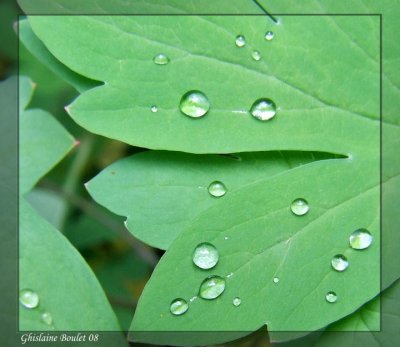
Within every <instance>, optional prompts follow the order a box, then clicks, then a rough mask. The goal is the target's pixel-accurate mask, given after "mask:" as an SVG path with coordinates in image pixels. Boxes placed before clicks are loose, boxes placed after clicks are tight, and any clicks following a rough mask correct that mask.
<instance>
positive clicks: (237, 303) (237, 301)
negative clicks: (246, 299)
mask: <svg viewBox="0 0 400 347" xmlns="http://www.w3.org/2000/svg"><path fill="white" fill-rule="evenodd" d="M232 303H233V305H234V306H236V307H237V306H239V305H240V304H241V303H242V300H241V299H240V298H234V299H233V301H232Z"/></svg>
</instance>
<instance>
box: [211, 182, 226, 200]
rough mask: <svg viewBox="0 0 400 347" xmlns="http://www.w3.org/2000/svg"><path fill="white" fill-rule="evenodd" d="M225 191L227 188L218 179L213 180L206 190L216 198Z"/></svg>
mask: <svg viewBox="0 0 400 347" xmlns="http://www.w3.org/2000/svg"><path fill="white" fill-rule="evenodd" d="M226 191H227V189H226V187H225V185H224V184H223V183H222V182H220V181H214V182H212V183H211V184H210V185H209V187H208V192H209V193H210V194H211V195H212V196H215V197H216V198H220V197H221V196H224V195H225V194H226Z"/></svg>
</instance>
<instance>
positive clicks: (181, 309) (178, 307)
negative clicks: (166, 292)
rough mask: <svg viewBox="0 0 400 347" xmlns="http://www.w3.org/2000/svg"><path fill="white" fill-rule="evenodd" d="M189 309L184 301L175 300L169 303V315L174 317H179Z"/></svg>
mask: <svg viewBox="0 0 400 347" xmlns="http://www.w3.org/2000/svg"><path fill="white" fill-rule="evenodd" d="M188 308H189V305H188V303H187V302H186V300H184V299H175V300H174V301H172V302H171V306H170V308H169V310H170V311H171V313H172V314H173V315H175V316H180V315H181V314H184V313H185V312H186V311H187V310H188Z"/></svg>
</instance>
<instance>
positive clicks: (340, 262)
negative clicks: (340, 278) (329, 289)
mask: <svg viewBox="0 0 400 347" xmlns="http://www.w3.org/2000/svg"><path fill="white" fill-rule="evenodd" d="M331 264H332V267H333V268H334V269H335V270H336V271H344V270H346V269H347V267H348V266H349V262H348V261H347V258H346V257H345V256H344V255H343V254H337V255H335V256H334V257H333V258H332V260H331Z"/></svg>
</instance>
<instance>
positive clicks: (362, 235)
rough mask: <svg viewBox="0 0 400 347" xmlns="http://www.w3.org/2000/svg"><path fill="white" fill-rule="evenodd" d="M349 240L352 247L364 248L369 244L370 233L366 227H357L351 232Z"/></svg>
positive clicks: (370, 241) (370, 240)
mask: <svg viewBox="0 0 400 347" xmlns="http://www.w3.org/2000/svg"><path fill="white" fill-rule="evenodd" d="M349 241H350V246H351V248H353V249H366V248H368V247H369V246H371V243H372V235H371V233H370V232H369V231H368V230H367V229H363V228H362V229H357V230H356V231H353V232H352V233H351V235H350V238H349Z"/></svg>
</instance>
